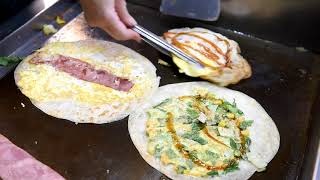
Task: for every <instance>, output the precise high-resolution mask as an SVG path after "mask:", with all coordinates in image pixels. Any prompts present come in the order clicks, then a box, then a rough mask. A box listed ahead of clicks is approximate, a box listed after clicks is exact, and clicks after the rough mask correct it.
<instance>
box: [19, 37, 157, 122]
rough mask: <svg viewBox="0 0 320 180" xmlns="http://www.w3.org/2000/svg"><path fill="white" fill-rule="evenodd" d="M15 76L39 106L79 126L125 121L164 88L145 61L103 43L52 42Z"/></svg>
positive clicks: (125, 49) (89, 41) (20, 66)
mask: <svg viewBox="0 0 320 180" xmlns="http://www.w3.org/2000/svg"><path fill="white" fill-rule="evenodd" d="M14 75H15V81H16V84H17V86H18V87H19V89H20V90H21V92H22V93H23V94H24V95H26V96H27V97H28V98H30V100H31V102H32V103H33V104H34V105H35V106H37V107H38V108H39V109H41V110H42V111H43V112H45V113H47V114H49V115H51V116H54V117H57V118H62V119H67V120H70V121H73V122H76V123H99V124H100V123H107V122H112V121H116V120H120V119H122V118H124V117H125V116H127V115H128V114H129V113H130V112H131V111H132V110H133V109H134V108H135V107H136V106H137V105H139V104H141V103H142V102H143V101H144V100H146V99H148V98H149V97H150V95H151V94H152V93H153V92H154V91H155V90H156V89H157V88H158V85H159V78H158V77H157V76H156V69H155V67H154V66H153V64H152V63H151V62H150V61H149V60H147V59H146V58H145V57H143V56H141V55H140V54H138V53H136V52H134V51H133V50H131V49H129V48H127V47H124V46H122V45H119V44H116V43H112V42H106V41H98V40H84V41H77V42H54V43H49V44H47V45H45V46H44V47H43V48H41V49H39V50H37V51H36V52H34V53H33V54H31V55H30V56H28V57H26V58H25V59H24V60H23V61H22V62H21V63H20V64H19V65H18V67H17V68H16V70H15V73H14Z"/></svg>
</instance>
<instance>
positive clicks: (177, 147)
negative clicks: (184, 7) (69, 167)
mask: <svg viewBox="0 0 320 180" xmlns="http://www.w3.org/2000/svg"><path fill="white" fill-rule="evenodd" d="M128 129H129V133H130V136H131V139H132V141H133V143H134V145H135V146H136V148H137V149H138V151H139V153H140V154H141V156H142V157H143V158H144V160H145V161H146V162H147V163H148V164H150V165H151V166H152V167H154V168H156V169H157V170H159V171H160V172H162V173H163V174H165V175H166V176H168V177H169V178H172V179H189V180H191V179H226V180H229V179H239V180H240V179H248V178H250V177H251V176H252V175H253V174H254V173H255V171H263V170H265V169H266V167H267V165H268V163H269V162H270V161H271V160H272V159H273V157H274V156H275V154H276V153H277V151H278V149H279V145H280V136H279V132H278V129H277V127H276V125H275V124H274V122H273V121H272V119H271V118H270V116H269V115H268V114H267V113H266V111H265V110H264V109H263V107H261V105H260V104H259V103H258V102H256V101H255V100H254V99H252V98H250V97H249V96H247V95H245V94H243V93H241V92H238V91H234V90H230V89H226V88H223V87H219V86H216V85H213V84H211V83H208V82H188V83H178V84H170V85H166V86H162V87H160V88H159V89H158V90H157V92H156V93H155V94H154V95H153V96H152V99H151V100H150V101H149V102H147V103H145V104H144V105H143V107H141V108H139V110H137V111H135V112H134V113H132V114H130V116H129V121H128Z"/></svg>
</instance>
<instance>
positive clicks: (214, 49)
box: [163, 28, 251, 86]
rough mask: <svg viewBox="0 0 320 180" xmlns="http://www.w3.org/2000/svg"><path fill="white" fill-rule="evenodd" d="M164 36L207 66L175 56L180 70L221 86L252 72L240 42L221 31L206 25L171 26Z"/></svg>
mask: <svg viewBox="0 0 320 180" xmlns="http://www.w3.org/2000/svg"><path fill="white" fill-rule="evenodd" d="M163 37H164V39H165V40H166V41H168V42H169V43H170V44H172V45H174V46H176V47H177V48H179V49H181V50H182V51H183V52H185V53H186V54H188V55H190V56H191V57H193V58H194V59H195V60H197V61H198V62H199V63H200V64H202V65H203V66H204V68H199V67H197V66H194V65H191V64H188V63H187V62H185V61H183V60H181V59H179V58H178V57H176V56H173V61H174V63H175V64H176V65H177V66H178V67H179V68H180V72H182V73H185V74H186V75H188V76H192V77H201V78H203V79H206V80H209V81H211V82H214V83H216V84H218V85H220V86H227V85H229V84H235V83H238V82H239V81H240V80H241V79H246V78H249V77H250V76H251V67H250V65H249V64H248V62H247V61H246V60H245V59H244V58H243V57H242V56H241V55H240V48H239V45H238V44H237V43H236V42H235V41H233V40H230V39H228V38H227V37H225V36H223V35H221V34H218V33H215V32H212V31H210V30H208V29H204V28H191V29H190V28H181V29H172V30H169V31H168V32H166V33H164V34H163Z"/></svg>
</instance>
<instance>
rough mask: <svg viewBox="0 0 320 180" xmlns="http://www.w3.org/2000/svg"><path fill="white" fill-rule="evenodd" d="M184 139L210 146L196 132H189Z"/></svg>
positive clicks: (184, 135)
mask: <svg viewBox="0 0 320 180" xmlns="http://www.w3.org/2000/svg"><path fill="white" fill-rule="evenodd" d="M182 137H183V138H186V139H190V140H193V141H195V142H197V143H199V144H201V145H205V144H208V142H207V141H206V140H205V139H203V138H202V137H200V136H199V133H196V132H188V133H184V134H183V135H182Z"/></svg>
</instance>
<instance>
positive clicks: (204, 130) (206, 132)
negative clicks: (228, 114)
mask: <svg viewBox="0 0 320 180" xmlns="http://www.w3.org/2000/svg"><path fill="white" fill-rule="evenodd" d="M202 131H203V132H204V133H205V134H206V135H207V136H208V137H209V138H210V139H212V140H214V141H215V142H217V143H219V144H221V145H223V146H225V147H227V148H229V146H227V145H225V144H224V143H223V142H221V141H219V140H218V139H216V138H215V137H213V136H211V134H210V133H209V131H208V129H207V127H204V128H203V129H202Z"/></svg>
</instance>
